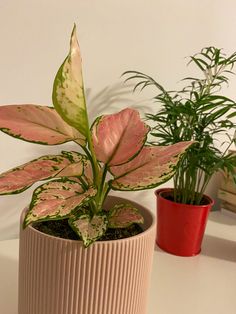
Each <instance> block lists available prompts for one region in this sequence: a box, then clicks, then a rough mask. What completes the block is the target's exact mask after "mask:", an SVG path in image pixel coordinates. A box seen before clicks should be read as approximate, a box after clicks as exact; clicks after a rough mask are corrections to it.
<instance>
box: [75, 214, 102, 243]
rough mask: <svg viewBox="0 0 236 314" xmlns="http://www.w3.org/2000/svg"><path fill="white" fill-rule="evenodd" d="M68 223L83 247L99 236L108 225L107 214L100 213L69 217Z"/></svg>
mask: <svg viewBox="0 0 236 314" xmlns="http://www.w3.org/2000/svg"><path fill="white" fill-rule="evenodd" d="M69 223H70V226H71V227H72V228H73V230H74V231H75V232H76V233H77V234H78V235H79V236H80V237H81V239H82V240H83V243H84V246H85V247H88V246H89V245H90V244H92V243H93V242H95V241H96V240H98V239H99V238H101V236H103V235H104V233H105V232H106V230H107V225H108V221H107V216H106V215H105V214H102V213H99V214H97V215H94V216H93V217H92V218H91V217H90V215H89V214H80V215H79V216H78V217H76V218H72V219H70V220H69Z"/></svg>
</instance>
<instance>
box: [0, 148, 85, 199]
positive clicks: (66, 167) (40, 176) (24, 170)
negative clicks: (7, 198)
mask: <svg viewBox="0 0 236 314" xmlns="http://www.w3.org/2000/svg"><path fill="white" fill-rule="evenodd" d="M69 156H70V158H69ZM72 164H74V166H75V167H74V168H73V172H71V169H70V166H71V165H72ZM75 168H76V169H75ZM63 172H64V173H63ZM82 172H83V163H82V157H81V156H80V154H77V153H73V152H72V153H67V154H65V152H64V155H63V154H62V155H48V156H43V157H40V158H38V159H35V160H32V161H30V162H28V163H26V164H24V165H21V166H19V167H16V168H14V169H12V170H9V171H7V172H5V173H3V174H1V175H0V195H4V194H13V193H14V194H15V193H20V192H23V191H24V190H25V189H27V188H29V187H30V186H31V185H32V184H34V183H35V182H37V181H40V180H47V179H51V178H53V177H55V176H60V177H61V176H65V175H67V176H72V175H73V176H74V175H77V176H80V175H81V174H82Z"/></svg>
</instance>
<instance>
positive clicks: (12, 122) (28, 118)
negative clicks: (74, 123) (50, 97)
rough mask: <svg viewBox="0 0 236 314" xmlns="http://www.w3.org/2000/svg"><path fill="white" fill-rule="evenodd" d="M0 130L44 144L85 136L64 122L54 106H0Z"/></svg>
mask: <svg viewBox="0 0 236 314" xmlns="http://www.w3.org/2000/svg"><path fill="white" fill-rule="evenodd" d="M0 130H1V131H3V132H5V133H7V134H8V135H11V136H13V137H16V138H18V139H21V140H24V141H27V142H33V143H37V144H44V145H58V144H62V143H65V142H68V141H76V142H77V143H78V144H80V145H82V146H84V145H85V142H86V140H85V137H84V136H83V135H82V134H81V133H80V132H78V131H77V130H76V129H74V128H73V127H71V126H69V125H68V124H66V123H65V122H64V121H63V119H62V118H61V117H60V116H59V114H58V113H57V112H56V110H55V109H54V108H50V107H46V106H40V105H6V106H0Z"/></svg>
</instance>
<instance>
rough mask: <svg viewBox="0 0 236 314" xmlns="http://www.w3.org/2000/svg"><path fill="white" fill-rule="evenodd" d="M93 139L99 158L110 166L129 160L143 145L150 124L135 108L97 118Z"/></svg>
mask: <svg viewBox="0 0 236 314" xmlns="http://www.w3.org/2000/svg"><path fill="white" fill-rule="evenodd" d="M91 132H92V140H93V146H94V150H95V153H96V156H97V159H98V160H100V161H102V162H103V163H105V164H108V165H110V166H114V165H120V164H123V163H125V162H128V161H129V160H130V159H132V158H133V157H134V156H135V155H137V154H138V152H139V151H140V150H141V148H142V147H143V145H144V143H145V141H146V138H147V133H148V132H149V126H148V125H147V124H145V123H144V122H143V121H142V120H141V119H140V116H139V113H138V111H137V110H135V109H131V108H127V109H124V110H122V111H120V112H118V113H115V114H110V115H104V116H101V117H100V118H97V119H96V120H95V122H94V124H93V126H92V130H91Z"/></svg>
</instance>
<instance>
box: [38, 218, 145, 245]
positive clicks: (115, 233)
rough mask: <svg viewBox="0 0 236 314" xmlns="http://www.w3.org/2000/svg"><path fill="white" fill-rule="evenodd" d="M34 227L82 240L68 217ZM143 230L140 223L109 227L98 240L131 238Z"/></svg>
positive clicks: (63, 236) (67, 237)
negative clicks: (70, 224) (124, 226)
mask: <svg viewBox="0 0 236 314" xmlns="http://www.w3.org/2000/svg"><path fill="white" fill-rule="evenodd" d="M33 227H34V228H35V229H37V230H39V231H41V232H43V233H46V234H48V235H51V236H54V237H58V238H64V239H69V240H81V239H80V237H79V236H78V235H77V234H76V233H75V232H74V230H73V229H71V227H70V226H69V224H68V220H67V219H63V220H53V221H42V222H36V223H34V224H33ZM141 232H143V229H142V227H141V226H139V225H138V224H133V225H131V226H129V227H127V228H116V229H113V228H108V229H107V231H106V233H105V234H104V235H103V236H102V237H101V238H100V239H99V240H98V241H109V240H119V239H124V238H129V237H132V236H135V235H137V234H139V233H141Z"/></svg>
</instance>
